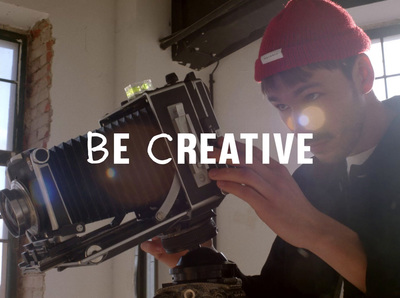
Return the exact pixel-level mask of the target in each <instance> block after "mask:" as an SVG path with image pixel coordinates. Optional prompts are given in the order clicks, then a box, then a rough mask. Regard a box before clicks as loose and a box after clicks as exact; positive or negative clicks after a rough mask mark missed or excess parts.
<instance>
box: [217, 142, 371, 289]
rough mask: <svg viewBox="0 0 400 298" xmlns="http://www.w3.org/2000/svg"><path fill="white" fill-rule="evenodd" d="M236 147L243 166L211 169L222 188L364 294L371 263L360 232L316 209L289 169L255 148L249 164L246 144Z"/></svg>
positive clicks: (283, 236)
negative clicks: (264, 160) (267, 160)
mask: <svg viewBox="0 0 400 298" xmlns="http://www.w3.org/2000/svg"><path fill="white" fill-rule="evenodd" d="M219 142H220V144H222V142H221V140H219ZM237 149H238V153H239V158H240V164H238V165H236V164H235V165H233V166H234V167H229V168H218V169H212V170H210V171H209V177H210V178H211V179H213V180H216V181H217V185H218V187H219V188H221V189H222V190H223V191H224V192H227V193H231V194H233V195H236V196H238V197H239V198H241V199H242V200H244V201H246V202H247V203H248V204H249V205H250V206H251V207H252V208H253V209H254V210H255V212H256V213H257V215H258V216H259V217H260V219H261V220H262V221H263V222H265V223H266V224H267V225H268V226H269V227H270V228H271V229H272V230H273V231H274V232H275V233H276V234H277V235H279V236H280V237H281V238H282V239H284V240H285V241H286V242H288V243H290V244H292V245H293V246H296V247H300V248H304V249H308V250H310V251H311V252H313V253H314V254H316V255H317V256H319V257H320V258H321V259H323V260H324V261H325V262H326V263H327V264H329V265H330V266H331V267H332V268H333V269H335V270H336V271H337V272H338V273H339V274H341V275H342V276H343V277H344V278H346V279H347V280H348V281H349V282H351V283H353V284H354V285H355V286H356V287H358V288H359V289H360V290H362V291H363V292H365V275H366V266H367V261H366V255H365V252H364V250H363V247H362V245H361V242H360V240H359V238H358V235H357V234H356V233H355V232H354V231H352V230H351V229H349V228H348V227H346V226H344V225H343V224H341V223H339V222H338V221H336V220H334V219H332V218H330V217H328V216H327V215H325V214H324V213H322V212H320V211H319V210H317V209H316V208H315V207H314V206H313V205H312V204H311V203H310V202H309V201H308V200H307V198H306V197H305V196H304V194H303V192H302V191H301V189H300V187H299V186H298V185H297V183H296V181H295V180H294V179H293V177H292V176H291V175H290V173H289V172H288V170H287V169H286V167H284V166H283V165H281V164H279V163H278V162H277V161H275V160H272V159H271V161H270V164H262V152H261V150H259V149H258V148H256V147H254V151H253V153H254V154H253V163H252V164H245V163H244V160H245V146H244V144H241V143H237ZM219 155H220V149H218V148H215V149H214V151H213V152H210V154H209V157H212V158H216V159H217V160H218V158H219ZM231 165H232V164H231Z"/></svg>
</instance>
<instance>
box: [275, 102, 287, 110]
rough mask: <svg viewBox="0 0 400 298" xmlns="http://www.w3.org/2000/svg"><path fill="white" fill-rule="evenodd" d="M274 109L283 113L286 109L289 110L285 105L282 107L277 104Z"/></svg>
mask: <svg viewBox="0 0 400 298" xmlns="http://www.w3.org/2000/svg"><path fill="white" fill-rule="evenodd" d="M275 107H276V108H277V109H278V110H279V111H285V110H287V109H288V108H289V107H288V106H287V105H284V104H277V105H276V106H275Z"/></svg>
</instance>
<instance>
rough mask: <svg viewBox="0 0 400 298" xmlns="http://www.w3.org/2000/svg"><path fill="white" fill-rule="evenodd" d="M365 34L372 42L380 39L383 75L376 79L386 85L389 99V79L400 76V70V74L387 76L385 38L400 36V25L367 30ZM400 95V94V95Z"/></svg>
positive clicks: (386, 93) (386, 95)
mask: <svg viewBox="0 0 400 298" xmlns="http://www.w3.org/2000/svg"><path fill="white" fill-rule="evenodd" d="M365 33H366V34H367V35H368V36H369V38H370V39H371V40H374V39H379V40H380V43H381V53H382V66H383V75H382V76H379V77H375V80H378V79H383V81H384V84H385V99H387V98H388V97H389V96H388V94H389V92H388V85H387V79H388V78H390V77H395V76H399V75H400V69H399V72H398V73H396V74H390V75H387V74H386V65H385V52H384V49H383V39H384V38H385V37H390V36H394V35H400V24H395V25H390V26H385V27H379V28H374V29H369V30H366V31H365ZM399 95H400V94H399Z"/></svg>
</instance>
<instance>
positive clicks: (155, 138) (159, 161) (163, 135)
mask: <svg viewBox="0 0 400 298" xmlns="http://www.w3.org/2000/svg"><path fill="white" fill-rule="evenodd" d="M160 138H166V139H167V140H168V141H170V142H171V141H172V137H171V136H170V135H169V134H166V133H160V134H158V135H156V136H154V137H152V138H151V140H150V142H149V145H148V146H147V154H148V155H149V157H150V158H151V160H152V161H154V162H155V163H157V164H159V165H165V164H167V163H169V162H170V161H171V159H172V158H171V157H170V158H167V159H158V158H156V157H155V156H154V154H153V152H152V151H151V150H152V149H153V144H154V142H155V141H157V140H158V139H160Z"/></svg>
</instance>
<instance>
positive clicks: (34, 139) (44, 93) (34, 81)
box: [16, 20, 55, 298]
mask: <svg viewBox="0 0 400 298" xmlns="http://www.w3.org/2000/svg"><path fill="white" fill-rule="evenodd" d="M54 42H55V41H54V39H53V37H52V26H51V24H50V22H49V21H48V20H42V21H39V22H38V23H36V24H35V26H34V27H33V28H32V29H31V30H30V32H29V34H28V55H27V56H28V57H27V64H28V65H27V66H28V67H27V81H26V82H27V83H26V97H25V115H24V149H28V148H34V147H44V148H46V147H47V143H48V141H49V137H50V124H51V117H52V108H51V100H50V88H51V81H52V75H51V66H52V60H53V54H54V53H53V45H54ZM24 243H26V239H25V237H20V238H19V252H18V254H17V256H18V257H20V255H21V252H23V244H24ZM21 261H22V260H21V259H20V260H19V262H21ZM19 262H18V263H19ZM44 278H45V274H44V273H40V274H37V273H35V274H22V273H21V271H20V270H17V291H16V292H17V293H16V294H17V297H16V298H42V297H44V291H45V283H44Z"/></svg>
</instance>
